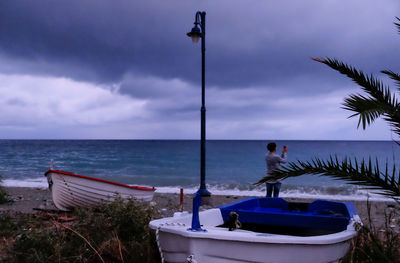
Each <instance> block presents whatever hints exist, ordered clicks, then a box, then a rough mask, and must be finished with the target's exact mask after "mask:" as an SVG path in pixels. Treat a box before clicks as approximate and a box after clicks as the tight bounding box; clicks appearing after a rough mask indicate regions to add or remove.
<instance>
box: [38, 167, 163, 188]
mask: <svg viewBox="0 0 400 263" xmlns="http://www.w3.org/2000/svg"><path fill="white" fill-rule="evenodd" d="M48 173H57V174H64V175H69V176H74V177H80V178H84V179H89V180H93V181H97V182H102V183H107V184H113V185H118V186H122V187H127V188H131V189H136V190H143V191H155V190H156V189H155V188H154V187H153V188H151V187H145V186H130V185H126V184H120V183H116V182H112V181H107V180H103V179H99V178H94V177H89V176H85V175H79V174H73V173H69V172H63V171H58V170H52V169H50V170H48V171H47V172H46V173H45V174H44V175H45V176H47V174H48Z"/></svg>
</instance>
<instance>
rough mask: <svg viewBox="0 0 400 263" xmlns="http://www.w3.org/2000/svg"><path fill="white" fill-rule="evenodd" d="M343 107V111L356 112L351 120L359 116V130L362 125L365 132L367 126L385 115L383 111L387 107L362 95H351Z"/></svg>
mask: <svg viewBox="0 0 400 263" xmlns="http://www.w3.org/2000/svg"><path fill="white" fill-rule="evenodd" d="M342 105H343V107H342V108H343V109H345V110H349V111H353V112H355V113H354V114H353V115H350V116H349V118H351V117H355V116H357V115H359V120H358V125H357V128H358V127H360V124H362V128H363V129H364V130H365V128H366V126H367V125H370V124H371V123H373V122H374V121H375V119H377V118H379V117H380V116H381V115H382V114H384V113H385V111H384V110H383V109H384V108H385V107H386V105H385V104H383V105H382V104H381V103H379V102H378V101H376V100H374V99H372V98H367V97H364V96H362V95H360V94H357V95H350V96H349V97H348V98H345V100H344V103H343V104H342Z"/></svg>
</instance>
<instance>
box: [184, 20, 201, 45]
mask: <svg viewBox="0 0 400 263" xmlns="http://www.w3.org/2000/svg"><path fill="white" fill-rule="evenodd" d="M194 25H195V26H194V27H193V28H192V31H190V32H189V33H187V34H186V35H187V36H188V37H190V38H192V41H193V43H197V42H199V39H200V38H201V37H202V36H203V35H202V34H201V30H200V28H199V26H198V24H197V23H195V24H194Z"/></svg>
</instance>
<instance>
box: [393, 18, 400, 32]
mask: <svg viewBox="0 0 400 263" xmlns="http://www.w3.org/2000/svg"><path fill="white" fill-rule="evenodd" d="M396 19H397V21H399V22H400V18H398V17H397V16H396ZM394 24H395V25H396V27H397V32H399V33H400V24H399V23H394Z"/></svg>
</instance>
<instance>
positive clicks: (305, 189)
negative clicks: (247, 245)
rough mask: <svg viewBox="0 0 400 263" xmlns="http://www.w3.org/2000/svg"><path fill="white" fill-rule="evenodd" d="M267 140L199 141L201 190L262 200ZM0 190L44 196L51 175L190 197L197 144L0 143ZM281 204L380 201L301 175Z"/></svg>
mask: <svg viewBox="0 0 400 263" xmlns="http://www.w3.org/2000/svg"><path fill="white" fill-rule="evenodd" d="M268 142H270V141H269V140H207V142H206V185H207V189H208V190H209V191H210V192H211V194H213V195H238V196H264V195H265V186H264V185H261V186H257V187H256V186H253V183H255V182H257V181H258V180H259V179H261V178H262V177H264V176H265V172H266V165H265V154H266V153H267V149H266V145H267V143H268ZM275 142H276V143H277V145H278V153H279V152H280V149H281V148H282V147H283V146H284V145H286V146H288V158H289V162H296V161H297V160H302V161H307V160H312V159H313V158H320V159H327V158H329V157H330V156H337V157H338V158H339V159H340V158H344V157H349V158H352V159H353V158H357V159H358V160H361V159H368V158H372V160H373V161H374V162H375V161H376V160H377V161H378V164H379V166H380V167H381V168H382V167H385V164H386V163H388V166H389V167H392V165H393V164H395V163H397V162H398V161H399V160H400V159H399V158H400V147H399V146H398V145H396V143H395V142H392V141H302V140H287V141H283V140H282V141H275ZM0 149H1V150H0V176H1V178H2V182H1V184H2V185H3V186H6V187H32V188H47V187H48V186H47V179H46V178H45V176H44V173H45V172H46V171H47V170H48V169H49V168H50V165H51V163H53V166H54V169H57V170H62V171H67V172H72V173H76V174H80V175H86V176H92V177H97V178H101V179H106V180H111V181H115V182H119V183H124V184H128V185H144V186H154V187H156V188H157V190H156V191H157V192H159V193H178V192H179V191H180V188H183V189H184V192H185V193H194V192H196V191H197V190H198V188H199V184H200V141H199V140H0ZM280 196H281V197H300V198H323V199H335V200H365V199H371V200H386V199H387V197H384V196H382V195H380V194H379V193H377V192H376V191H373V190H370V189H365V188H361V187H358V186H354V185H350V184H348V183H346V182H345V181H341V180H334V179H332V178H329V177H326V176H319V175H303V176H299V177H295V178H288V179H286V180H284V181H283V184H282V188H281V194H280Z"/></svg>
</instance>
